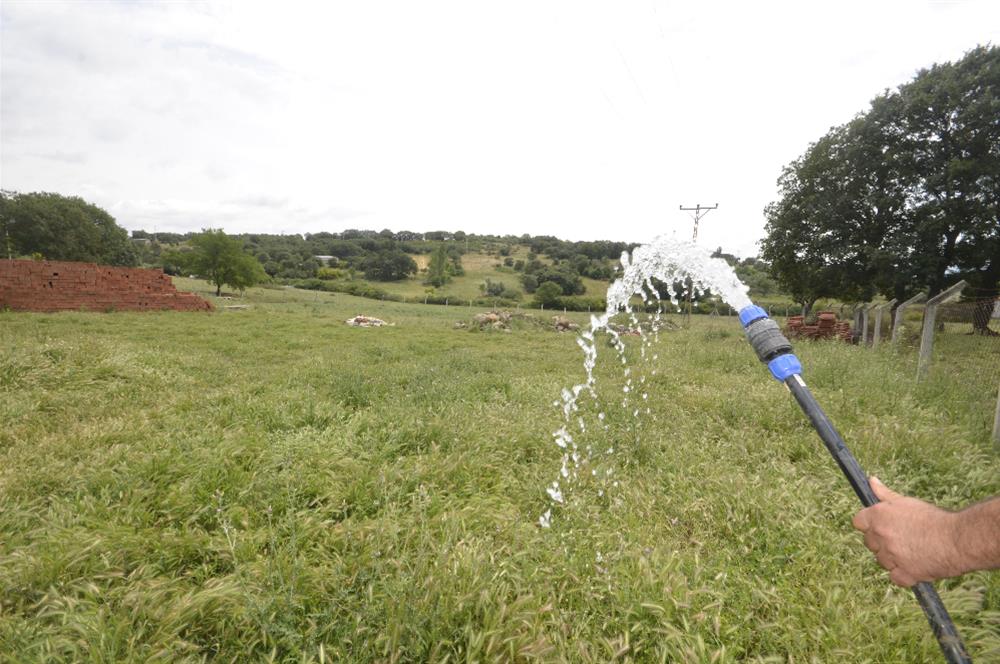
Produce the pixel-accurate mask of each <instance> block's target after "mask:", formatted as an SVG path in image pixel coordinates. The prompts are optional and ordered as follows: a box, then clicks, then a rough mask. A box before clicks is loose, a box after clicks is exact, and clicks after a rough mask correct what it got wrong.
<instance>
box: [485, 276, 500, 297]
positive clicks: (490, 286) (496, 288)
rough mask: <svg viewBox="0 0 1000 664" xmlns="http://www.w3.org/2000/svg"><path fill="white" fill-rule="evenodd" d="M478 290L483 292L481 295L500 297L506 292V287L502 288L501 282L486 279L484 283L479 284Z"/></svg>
mask: <svg viewBox="0 0 1000 664" xmlns="http://www.w3.org/2000/svg"><path fill="white" fill-rule="evenodd" d="M479 290H481V291H482V292H483V295H488V296H491V297H500V296H501V295H503V294H504V292H506V291H507V287H506V286H504V284H503V282H502V281H493V280H492V279H490V278H489V277H487V278H486V281H485V282H484V283H481V284H479Z"/></svg>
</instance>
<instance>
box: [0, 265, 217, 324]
mask: <svg viewBox="0 0 1000 664" xmlns="http://www.w3.org/2000/svg"><path fill="white" fill-rule="evenodd" d="M0 307H9V308H10V309H13V310H15V311H79V310H87V311H160V310H172V311H211V310H212V304H211V303H210V302H208V301H206V300H203V299H201V298H200V297H198V296H197V295H194V294H193V293H182V292H178V291H177V289H176V288H174V284H173V282H172V281H171V280H170V277H169V276H167V275H165V274H163V270H159V269H156V270H147V269H141V268H127V267H109V266H107V265H96V264H95V263H70V262H64V261H30V260H2V259H0Z"/></svg>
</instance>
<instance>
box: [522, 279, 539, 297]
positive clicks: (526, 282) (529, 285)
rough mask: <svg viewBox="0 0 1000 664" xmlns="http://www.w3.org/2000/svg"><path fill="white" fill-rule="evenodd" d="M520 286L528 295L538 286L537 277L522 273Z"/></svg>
mask: <svg viewBox="0 0 1000 664" xmlns="http://www.w3.org/2000/svg"><path fill="white" fill-rule="evenodd" d="M521 286H522V287H523V288H524V292H525V293H528V294H529V295H530V294H531V293H534V292H535V290H536V289H537V288H538V279H536V278H535V275H533V274H522V275H521Z"/></svg>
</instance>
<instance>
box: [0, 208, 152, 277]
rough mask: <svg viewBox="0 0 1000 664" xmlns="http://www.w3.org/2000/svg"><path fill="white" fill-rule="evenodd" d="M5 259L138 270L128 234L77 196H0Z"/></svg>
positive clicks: (0, 229)
mask: <svg viewBox="0 0 1000 664" xmlns="http://www.w3.org/2000/svg"><path fill="white" fill-rule="evenodd" d="M0 235H2V236H3V237H2V238H0V240H2V241H3V248H4V254H5V255H6V254H7V253H8V245H9V252H10V254H12V255H14V256H27V255H30V254H40V255H41V256H43V257H44V258H47V259H49V260H57V261H86V262H93V263H101V264H103V265H126V266H134V265H138V262H139V261H138V255H137V254H136V251H135V248H134V246H133V244H132V242H131V241H130V240H129V237H128V233H127V232H126V231H125V229H124V228H122V227H121V226H119V225H118V224H117V223H115V219H114V217H112V216H111V215H110V214H108V213H107V212H106V211H105V210H102V209H101V208H99V207H97V206H96V205H93V204H92V203H88V202H87V201H85V200H83V199H82V198H79V197H76V196H72V197H70V196H62V195H60V194H53V193H43V192H36V193H30V194H20V193H17V192H8V191H4V192H0Z"/></svg>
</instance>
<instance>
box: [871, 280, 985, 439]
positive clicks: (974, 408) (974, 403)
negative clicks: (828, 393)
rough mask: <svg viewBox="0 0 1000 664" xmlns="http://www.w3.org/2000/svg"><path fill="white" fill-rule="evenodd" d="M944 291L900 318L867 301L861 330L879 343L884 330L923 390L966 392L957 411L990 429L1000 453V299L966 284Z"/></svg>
mask: <svg viewBox="0 0 1000 664" xmlns="http://www.w3.org/2000/svg"><path fill="white" fill-rule="evenodd" d="M943 295H945V297H944V298H943V299H942V300H940V301H936V300H938V298H931V300H929V301H925V302H917V303H912V304H910V305H909V306H907V307H905V308H904V310H903V311H902V313H901V315H900V316H899V317H898V318H897V317H890V316H888V315H882V316H881V317H880V316H878V315H877V312H875V308H876V306H875V305H867V314H868V316H867V319H868V320H867V327H864V323H862V332H861V334H862V335H863V337H864V339H865V343H867V344H868V345H878V344H875V343H874V338H875V336H876V330H878V332H879V337H880V342H881V343H885V342H886V341H887V340H889V341H890V344H891V346H892V347H893V348H895V349H896V351H897V352H899V353H901V354H902V355H903V356H904V357H906V358H908V359H909V360H911V361H912V362H913V370H914V372H915V375H916V377H917V380H918V381H919V383H920V384H921V385H922V387H923V389H925V390H928V391H933V390H945V389H947V390H949V391H950V392H951V393H953V392H954V391H955V390H961V391H962V392H963V399H962V402H963V407H962V412H957V413H953V414H952V415H953V416H955V417H966V418H969V420H970V424H972V426H973V427H974V428H976V429H979V428H980V427H981V428H982V429H983V430H985V431H987V432H990V435H991V436H992V438H993V441H994V446H995V449H997V451H1000V298H996V297H992V296H987V297H977V295H980V293H977V292H976V291H975V290H974V289H972V288H969V287H968V286H963V285H962V284H959V285H957V287H954V292H953V293H951V294H950V295H949V294H947V293H946V294H943ZM960 298H961V299H960ZM883 306H884V305H883ZM879 319H881V320H879Z"/></svg>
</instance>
